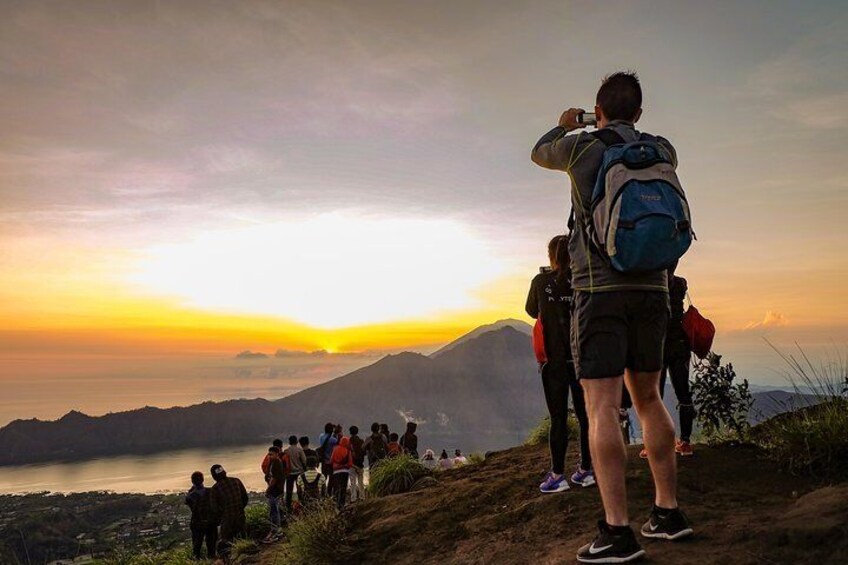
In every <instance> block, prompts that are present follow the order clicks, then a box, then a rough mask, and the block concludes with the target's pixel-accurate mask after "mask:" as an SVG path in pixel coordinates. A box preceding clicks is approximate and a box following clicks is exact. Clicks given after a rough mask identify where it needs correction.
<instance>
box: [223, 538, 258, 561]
mask: <svg viewBox="0 0 848 565" xmlns="http://www.w3.org/2000/svg"><path fill="white" fill-rule="evenodd" d="M258 551H259V544H258V543H256V541H255V540H252V539H250V538H244V539H237V540H234V541H233V545H232V546H231V547H230V561H232V562H233V563H239V562H240V561H241V560H242V559H243V558H244V557H245V556H249V555H253V554H254V553H256V552H258Z"/></svg>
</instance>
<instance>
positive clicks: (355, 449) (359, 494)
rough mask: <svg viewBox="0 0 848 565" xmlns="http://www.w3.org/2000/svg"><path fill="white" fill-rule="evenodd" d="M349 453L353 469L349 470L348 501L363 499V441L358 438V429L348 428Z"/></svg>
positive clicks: (355, 427) (354, 427)
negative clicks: (351, 456) (351, 457)
mask: <svg viewBox="0 0 848 565" xmlns="http://www.w3.org/2000/svg"><path fill="white" fill-rule="evenodd" d="M349 431H350V451H351V453H353V467H351V468H350V501H351V502H356V501H357V500H360V499H363V498H365V440H363V439H362V438H361V437H359V427H357V426H351V427H350V430H349Z"/></svg>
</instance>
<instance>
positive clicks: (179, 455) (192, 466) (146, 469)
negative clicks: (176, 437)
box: [0, 444, 268, 494]
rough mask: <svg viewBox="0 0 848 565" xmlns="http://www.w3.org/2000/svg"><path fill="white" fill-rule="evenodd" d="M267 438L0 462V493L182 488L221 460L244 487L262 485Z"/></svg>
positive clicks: (151, 491) (130, 490)
mask: <svg viewBox="0 0 848 565" xmlns="http://www.w3.org/2000/svg"><path fill="white" fill-rule="evenodd" d="M267 451H268V446H267V444H261V445H251V446H243V447H222V448H215V449H185V450H180V451H167V452H163V453H154V454H150V455H125V456H120V457H103V458H98V459H91V460H87V461H79V462H72V463H43V464H38V465H22V466H17V467H0V494H12V493H23V492H39V491H51V492H64V493H67V492H84V491H97V490H109V491H114V492H119V493H125V492H142V493H153V492H174V491H183V490H187V489H188V487H189V486H190V485H191V482H190V480H189V476H190V475H191V473H192V472H194V471H202V472H203V474H204V475H206V476H207V477H208V476H209V468H210V467H211V466H212V465H213V464H216V463H220V464H221V465H223V466H224V468H225V469H226V470H227V473H228V474H230V475H233V476H236V477H238V478H240V479H241V480H242V481H243V482H244V484H245V486H246V487H247V489H248V490H264V489H265V481H264V480H263V478H262V473H261V471H260V470H259V464H260V462H261V461H262V458H263V457H264V455H265V453H266V452H267Z"/></svg>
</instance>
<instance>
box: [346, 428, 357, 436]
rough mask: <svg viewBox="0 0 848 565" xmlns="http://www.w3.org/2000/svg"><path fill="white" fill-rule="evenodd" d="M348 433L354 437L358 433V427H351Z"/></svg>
mask: <svg viewBox="0 0 848 565" xmlns="http://www.w3.org/2000/svg"><path fill="white" fill-rule="evenodd" d="M348 431H349V432H350V435H352V436H355V435H356V434H358V433H359V427H358V426H351V427H350V430H348Z"/></svg>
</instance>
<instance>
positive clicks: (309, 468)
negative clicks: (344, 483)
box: [297, 457, 327, 505]
mask: <svg viewBox="0 0 848 565" xmlns="http://www.w3.org/2000/svg"><path fill="white" fill-rule="evenodd" d="M317 467H318V459H317V458H312V457H310V458H309V459H308V460H307V462H306V471H305V472H304V473H302V474H300V475H298V477H297V489H298V490H297V491H298V492H299V493H301V494H300V499H301V503H302V504H304V505H308V504H310V503H314V502H316V501H317V500H319V499H321V498H323V497H324V496H326V491H327V488H326V485H327V479H326V478H325V477H324V475H322V474H321V473H319V472H318V469H317Z"/></svg>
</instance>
